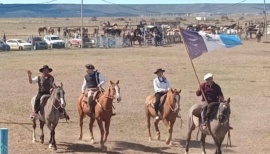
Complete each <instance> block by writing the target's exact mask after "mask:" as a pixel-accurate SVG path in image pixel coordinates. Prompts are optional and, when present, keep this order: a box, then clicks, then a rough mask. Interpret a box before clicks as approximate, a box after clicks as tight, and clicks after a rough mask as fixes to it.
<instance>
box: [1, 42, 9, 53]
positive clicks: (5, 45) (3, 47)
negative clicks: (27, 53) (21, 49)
mask: <svg viewBox="0 0 270 154" xmlns="http://www.w3.org/2000/svg"><path fill="white" fill-rule="evenodd" d="M9 50H10V46H9V45H8V44H6V43H5V42H4V41H3V40H0V51H9Z"/></svg>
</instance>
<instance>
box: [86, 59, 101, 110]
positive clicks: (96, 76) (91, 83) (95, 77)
mask: <svg viewBox="0 0 270 154" xmlns="http://www.w3.org/2000/svg"><path fill="white" fill-rule="evenodd" d="M85 68H86V73H87V74H86V75H85V77H84V80H83V85H82V93H83V94H85V90H88V92H87V97H88V103H89V109H90V114H91V115H93V114H94V102H95V100H94V98H93V95H94V93H95V92H96V91H99V90H102V86H103V85H104V84H105V79H104V77H103V76H102V75H101V74H100V73H99V72H98V71H97V70H95V67H94V65H92V64H86V65H85Z"/></svg>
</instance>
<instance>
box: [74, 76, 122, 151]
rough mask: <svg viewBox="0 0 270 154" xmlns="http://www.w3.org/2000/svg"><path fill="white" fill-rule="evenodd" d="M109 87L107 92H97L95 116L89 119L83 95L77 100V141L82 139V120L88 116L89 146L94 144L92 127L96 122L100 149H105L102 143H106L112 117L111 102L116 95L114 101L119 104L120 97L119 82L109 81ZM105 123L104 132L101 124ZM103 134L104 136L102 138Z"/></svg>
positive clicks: (87, 107)
mask: <svg viewBox="0 0 270 154" xmlns="http://www.w3.org/2000/svg"><path fill="white" fill-rule="evenodd" d="M110 84H111V85H110V86H109V88H108V90H106V91H105V92H98V93H97V94H96V96H95V100H96V103H97V104H96V105H95V116H94V117H90V113H89V106H88V103H86V102H84V101H83V100H84V99H83V98H84V97H85V95H84V94H82V95H81V96H80V98H79V100H78V111H79V116H80V136H79V140H81V139H82V136H83V135H82V126H83V118H84V117H85V115H88V116H89V117H90V123H89V131H90V138H91V144H94V136H93V125H94V122H95V120H97V123H98V126H99V129H100V134H101V138H100V144H101V148H105V149H106V147H105V146H104V143H105V142H106V141H107V137H108V135H109V128H110V122H111V117H112V110H113V104H112V103H113V100H114V98H115V95H116V100H117V102H118V103H119V102H120V101H121V96H120V87H119V85H118V84H119V80H118V81H117V82H116V83H114V82H112V81H110ZM102 122H105V131H104V128H103V123H102ZM104 134H105V136H104Z"/></svg>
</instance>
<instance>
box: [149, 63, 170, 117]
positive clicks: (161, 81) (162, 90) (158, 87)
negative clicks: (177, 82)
mask: <svg viewBox="0 0 270 154" xmlns="http://www.w3.org/2000/svg"><path fill="white" fill-rule="evenodd" d="M164 72H165V70H163V69H161V68H159V69H157V70H156V71H155V72H154V74H156V75H157V77H156V78H155V79H154V81H153V84H154V90H155V98H156V102H155V111H156V120H159V115H158V110H159V105H160V99H161V97H162V96H163V95H165V94H166V93H167V92H168V90H169V89H170V88H171V86H170V83H169V81H168V80H167V79H166V77H165V76H164V75H163V73H164Z"/></svg>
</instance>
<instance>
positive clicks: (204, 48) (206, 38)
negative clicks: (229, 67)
mask: <svg viewBox="0 0 270 154" xmlns="http://www.w3.org/2000/svg"><path fill="white" fill-rule="evenodd" d="M181 34H182V37H183V39H184V43H185V44H186V47H187V49H188V52H189V55H190V58H191V59H195V58H197V57H199V56H201V55H202V54H203V53H205V52H210V51H214V50H217V49H222V48H231V47H234V46H236V45H241V44H242V41H241V39H240V38H239V37H238V36H237V35H226V34H220V35H218V34H207V33H205V32H203V31H199V32H194V31H188V30H183V29H181Z"/></svg>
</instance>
